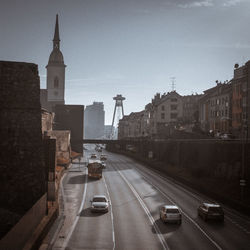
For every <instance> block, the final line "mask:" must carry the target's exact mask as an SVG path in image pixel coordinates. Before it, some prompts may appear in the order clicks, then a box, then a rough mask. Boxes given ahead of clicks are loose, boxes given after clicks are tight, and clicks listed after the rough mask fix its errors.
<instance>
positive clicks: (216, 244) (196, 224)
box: [140, 171, 222, 250]
mask: <svg viewBox="0 0 250 250" xmlns="http://www.w3.org/2000/svg"><path fill="white" fill-rule="evenodd" d="M140 172H141V171H140ZM141 175H142V176H143V177H144V178H145V179H146V180H147V182H148V183H150V185H152V186H153V187H155V189H157V190H158V191H159V192H160V193H161V194H162V195H163V196H165V197H166V198H167V199H168V200H169V201H170V202H172V203H173V204H174V205H176V204H175V202H174V201H173V200H172V199H171V198H170V197H169V196H168V195H166V194H165V193H164V192H162V191H161V190H160V189H159V188H158V187H157V186H155V185H154V184H153V183H152V182H151V181H149V180H148V178H147V177H145V175H144V174H142V173H141ZM181 212H182V213H183V214H184V216H186V217H187V218H188V219H189V220H190V221H191V222H192V223H193V224H194V225H195V226H196V227H197V228H198V229H199V230H200V231H201V232H202V233H203V234H204V235H205V236H206V237H207V238H208V239H209V240H210V241H211V242H212V243H213V244H214V245H215V247H216V248H217V249H220V250H222V248H221V247H220V246H219V245H218V243H216V242H215V241H214V240H213V239H212V238H211V237H210V236H209V235H208V234H207V233H206V232H205V231H204V230H203V229H202V228H201V227H200V226H199V224H198V223H197V222H196V221H194V220H193V219H192V218H191V217H189V216H188V215H187V214H186V213H185V212H184V211H183V210H182V209H181Z"/></svg>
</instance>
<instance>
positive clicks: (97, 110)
mask: <svg viewBox="0 0 250 250" xmlns="http://www.w3.org/2000/svg"><path fill="white" fill-rule="evenodd" d="M84 121H85V123H84V138H85V139H97V138H104V121H105V111H104V105H103V102H93V104H92V105H88V106H86V109H85V112H84Z"/></svg>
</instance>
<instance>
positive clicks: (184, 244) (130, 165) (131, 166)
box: [50, 150, 250, 249]
mask: <svg viewBox="0 0 250 250" xmlns="http://www.w3.org/2000/svg"><path fill="white" fill-rule="evenodd" d="M85 152H86V156H85V157H86V158H85V159H87V158H88V157H89V156H90V154H91V153H93V152H94V153H96V152H95V151H92V150H88V151H85ZM97 154H99V155H100V153H97ZM105 154H107V155H108V160H107V167H106V169H105V170H104V173H103V178H102V179H101V180H91V179H88V178H86V177H87V176H86V174H87V173H86V172H85V171H86V169H85V168H83V167H82V171H80V172H79V173H78V174H77V173H72V172H74V171H73V170H71V171H72V172H70V173H68V175H66V177H65V178H64V182H63V184H64V188H63V189H64V190H65V193H66V194H64V195H65V199H64V200H66V201H67V206H66V207H68V209H67V211H66V212H68V213H69V214H65V217H66V219H65V221H66V222H67V221H71V223H66V225H64V226H63V227H62V229H63V230H61V231H60V232H59V233H58V235H57V237H54V238H56V242H55V243H54V244H53V247H51V248H50V249H250V221H249V218H248V217H244V216H242V215H241V214H239V213H235V212H234V210H229V209H226V217H225V222H224V223H222V224H221V223H213V222H204V221H203V220H201V219H200V218H199V217H198V216H197V207H198V205H199V204H200V202H202V201H206V200H207V198H206V197H204V196H202V195H200V194H198V193H197V192H195V191H192V190H190V189H187V188H185V187H183V186H182V185H179V184H177V183H175V182H173V181H172V180H171V179H169V178H166V177H164V176H162V175H161V174H159V173H158V172H156V171H152V170H150V169H148V168H146V167H145V166H143V165H142V164H139V163H137V162H135V161H133V160H132V159H130V158H128V157H125V156H122V155H118V154H114V153H110V152H105ZM85 181H86V183H85ZM72 184H73V185H72ZM84 193H85V194H84ZM95 194H105V195H106V196H107V197H108V199H109V200H110V202H111V207H110V208H111V209H110V211H109V212H108V213H105V214H92V213H91V212H90V206H91V203H90V200H91V199H92V197H93V195H95ZM68 195H69V197H68V198H67V196H68ZM70 200H72V201H73V204H72V205H73V208H72V209H73V211H74V213H73V214H71V212H70V211H71V210H70V206H69V202H70ZM163 204H176V205H178V206H179V207H180V208H181V210H182V213H183V217H182V219H183V221H182V224H181V225H176V224H164V223H162V222H161V221H160V220H159V207H160V206H161V205H163ZM76 205H77V206H78V207H77V208H76ZM76 211H78V213H77V212H76ZM68 217H69V218H70V220H69V219H67V218H68ZM62 235H63V237H62Z"/></svg>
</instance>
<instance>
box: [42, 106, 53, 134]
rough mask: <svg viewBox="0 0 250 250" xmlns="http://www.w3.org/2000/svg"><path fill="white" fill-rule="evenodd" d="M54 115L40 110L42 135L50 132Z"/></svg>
mask: <svg viewBox="0 0 250 250" xmlns="http://www.w3.org/2000/svg"><path fill="white" fill-rule="evenodd" d="M53 120H54V113H52V112H48V111H47V110H45V109H42V134H44V132H47V131H52V128H53Z"/></svg>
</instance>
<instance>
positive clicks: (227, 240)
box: [110, 154, 250, 249]
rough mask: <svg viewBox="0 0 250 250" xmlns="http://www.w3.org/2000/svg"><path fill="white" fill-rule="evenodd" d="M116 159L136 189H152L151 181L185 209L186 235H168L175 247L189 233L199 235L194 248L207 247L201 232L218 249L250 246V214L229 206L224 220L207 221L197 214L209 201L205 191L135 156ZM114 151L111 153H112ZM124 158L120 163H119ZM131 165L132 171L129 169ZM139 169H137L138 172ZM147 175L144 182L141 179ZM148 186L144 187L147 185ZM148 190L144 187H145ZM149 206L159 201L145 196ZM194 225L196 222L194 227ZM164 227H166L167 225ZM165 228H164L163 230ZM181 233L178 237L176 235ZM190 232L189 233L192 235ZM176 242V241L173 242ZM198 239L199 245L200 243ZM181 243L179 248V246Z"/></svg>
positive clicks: (153, 186) (153, 185) (141, 191)
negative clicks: (192, 189) (200, 192)
mask: <svg viewBox="0 0 250 250" xmlns="http://www.w3.org/2000/svg"><path fill="white" fill-rule="evenodd" d="M111 155H112V159H116V166H117V167H116V168H118V169H120V171H123V172H124V175H125V176H126V178H127V179H128V180H129V182H131V183H133V185H134V187H135V188H136V190H139V191H138V192H140V194H141V196H143V195H145V194H146V193H147V192H150V189H147V188H146V187H145V183H147V184H151V189H152V190H151V192H153V190H154V191H155V192H156V193H157V195H156V197H159V196H158V195H159V193H160V194H162V196H163V197H165V199H166V201H167V200H168V202H169V204H171V203H172V204H176V205H178V206H179V207H180V208H181V209H182V212H183V215H184V216H183V219H184V220H183V221H184V224H183V225H182V228H183V229H184V231H183V235H182V234H178V232H175V233H174V234H173V235H172V236H171V237H170V238H168V244H169V245H170V247H171V248H173V249H181V246H180V247H177V245H176V242H177V243H180V242H182V243H185V238H186V237H192V235H193V236H195V237H194V238H195V239H194V240H195V242H196V245H193V249H201V247H202V249H205V246H206V245H204V243H202V244H200V243H198V241H199V240H200V239H201V237H200V234H203V235H204V236H206V238H207V239H208V240H209V241H210V242H211V243H212V244H213V245H214V247H215V248H217V249H249V248H250V221H249V218H247V217H245V216H241V215H239V214H238V213H234V212H233V211H232V210H230V211H228V210H227V209H226V216H225V222H224V223H222V224H221V223H215V222H204V221H203V220H202V219H201V218H199V217H198V216H197V207H198V205H199V204H200V203H201V202H202V201H208V199H207V198H205V197H203V196H202V195H198V194H197V193H196V192H190V191H188V190H187V189H185V188H183V187H182V186H180V185H177V184H175V183H173V182H172V181H170V180H169V179H167V178H164V177H162V175H160V174H158V173H157V172H155V171H151V170H150V169H148V168H145V167H144V166H143V165H141V164H138V163H135V162H134V161H132V160H131V159H129V158H127V157H124V156H121V155H115V154H111ZM111 155H110V156H111ZM119 162H120V163H119ZM124 166H126V169H127V170H126V171H124V170H125V169H124ZM128 169H129V171H128ZM136 172H137V173H136ZM141 178H143V179H144V182H142V181H140V179H141ZM143 186H144V187H143ZM143 190H144V191H143ZM145 201H146V202H147V203H146V204H147V206H148V207H151V206H152V204H156V202H148V199H145ZM155 210H156V207H155V208H153V207H152V211H155ZM186 222H189V224H190V225H189V227H187V228H184V227H185V226H186V225H185V223H186ZM191 225H193V226H192V227H191ZM193 227H196V228H197V230H198V231H200V233H199V234H198V233H195V232H192V233H191V234H190V232H191V230H192V228H193ZM163 230H164V229H163ZM162 232H163V231H162ZM177 235H178V238H176V237H175V236H177ZM188 235H189V236H188ZM172 240H173V242H175V243H174V244H172ZM197 243H198V245H197ZM187 244H188V242H186V244H183V245H185V246H189V247H188V248H186V249H192V245H187ZM176 247H177V248H176Z"/></svg>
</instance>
